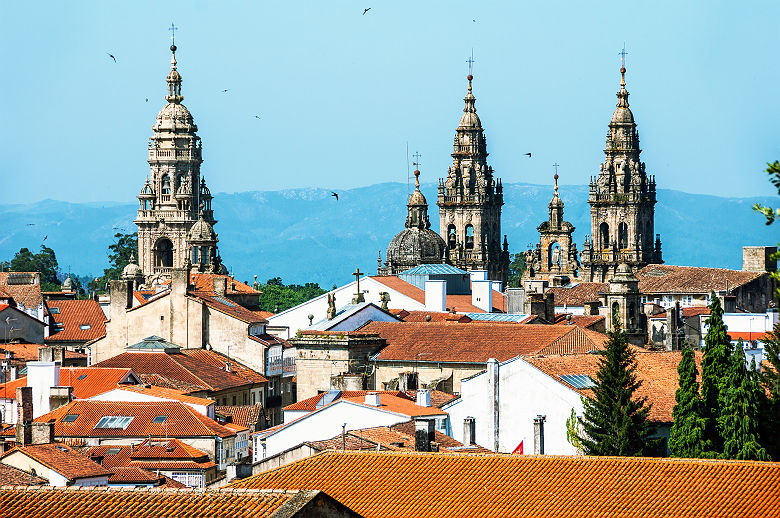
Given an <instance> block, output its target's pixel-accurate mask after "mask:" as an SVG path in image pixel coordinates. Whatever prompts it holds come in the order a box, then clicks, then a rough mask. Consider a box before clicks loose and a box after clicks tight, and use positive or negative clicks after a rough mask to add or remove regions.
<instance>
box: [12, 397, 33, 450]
mask: <svg viewBox="0 0 780 518" xmlns="http://www.w3.org/2000/svg"><path fill="white" fill-rule="evenodd" d="M16 405H17V412H18V413H19V417H18V419H17V421H16V443H17V444H21V445H22V446H27V445H28V444H32V420H33V396H32V388H31V387H17V388H16Z"/></svg>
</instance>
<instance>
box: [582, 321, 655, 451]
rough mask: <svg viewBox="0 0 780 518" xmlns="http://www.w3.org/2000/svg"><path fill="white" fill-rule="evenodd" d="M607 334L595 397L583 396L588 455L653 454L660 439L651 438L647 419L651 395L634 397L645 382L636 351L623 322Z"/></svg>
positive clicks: (584, 440) (584, 443)
mask: <svg viewBox="0 0 780 518" xmlns="http://www.w3.org/2000/svg"><path fill="white" fill-rule="evenodd" d="M607 336H608V337H609V339H608V341H607V348H606V350H605V351H604V352H603V356H602V358H601V360H600V361H599V371H598V373H597V374H596V379H597V384H596V387H595V388H594V389H593V399H589V398H585V399H583V404H584V406H585V412H584V416H583V417H580V418H578V419H579V422H580V425H581V426H582V431H583V432H584V433H583V434H582V435H580V437H579V439H580V442H581V445H582V449H583V451H584V452H585V453H586V454H587V455H618V456H626V457H632V456H639V455H651V454H653V453H655V452H656V450H657V449H658V446H659V445H660V440H658V439H650V438H649V437H650V435H651V434H652V433H653V432H654V430H653V427H652V426H651V425H650V423H649V422H648V420H647V416H648V414H649V413H650V408H651V405H650V404H647V398H635V397H634V393H635V392H636V390H637V389H638V388H639V387H640V386H641V385H642V382H641V381H639V380H638V379H637V377H636V353H634V351H633V350H632V349H631V348H630V347H629V344H628V338H627V337H626V333H625V332H624V331H623V330H622V329H620V323H619V322H617V321H616V322H615V330H614V331H610V332H609V333H607Z"/></svg>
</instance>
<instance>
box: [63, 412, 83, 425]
mask: <svg viewBox="0 0 780 518" xmlns="http://www.w3.org/2000/svg"><path fill="white" fill-rule="evenodd" d="M78 417H79V414H68V415H66V416H65V417H63V418H62V422H63V423H72V422H73V421H75V420H76V419H78Z"/></svg>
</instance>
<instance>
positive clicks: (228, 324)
mask: <svg viewBox="0 0 780 518" xmlns="http://www.w3.org/2000/svg"><path fill="white" fill-rule="evenodd" d="M204 315H205V322H204V324H205V325H204V332H203V344H202V345H200V346H198V347H202V346H205V345H206V344H207V343H208V344H209V345H210V346H211V348H212V349H213V350H214V351H216V352H218V353H220V354H224V355H225V356H227V357H228V358H233V359H235V360H237V361H239V362H241V363H243V364H244V365H246V366H247V367H249V368H250V369H252V370H254V371H256V372H263V371H264V368H265V366H264V361H265V349H266V347H265V346H264V345H263V344H261V343H259V342H256V341H254V340H252V339H251V338H249V324H247V323H246V322H242V321H241V320H238V319H237V318H233V317H231V316H228V315H226V314H224V313H222V312H220V311H217V310H215V309H212V308H210V307H208V306H205V305H204ZM174 343H175V342H174ZM239 404H241V403H239ZM246 404H249V403H248V402H247V403H246Z"/></svg>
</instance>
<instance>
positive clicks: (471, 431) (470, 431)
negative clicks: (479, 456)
mask: <svg viewBox="0 0 780 518" xmlns="http://www.w3.org/2000/svg"><path fill="white" fill-rule="evenodd" d="M474 425H475V422H474V418H473V417H471V416H469V417H467V418H466V419H464V420H463V446H473V445H474V444H476V430H475V428H474Z"/></svg>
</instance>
